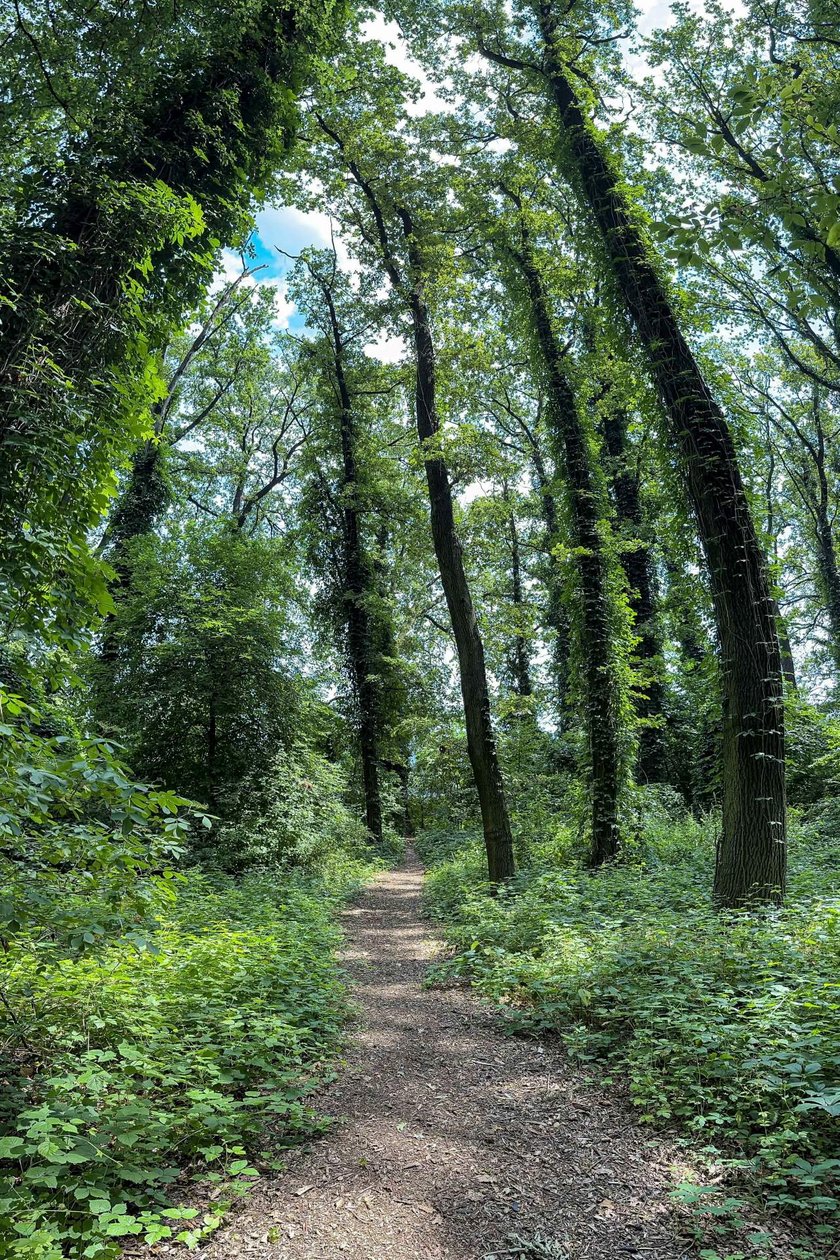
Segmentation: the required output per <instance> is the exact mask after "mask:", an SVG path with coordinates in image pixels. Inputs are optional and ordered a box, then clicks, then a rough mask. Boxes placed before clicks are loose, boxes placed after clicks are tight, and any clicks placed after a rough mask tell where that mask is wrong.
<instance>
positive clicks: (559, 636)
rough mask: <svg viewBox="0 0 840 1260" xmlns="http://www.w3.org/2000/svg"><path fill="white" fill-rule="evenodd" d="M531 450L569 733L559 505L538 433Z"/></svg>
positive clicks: (555, 662) (558, 683) (559, 690)
mask: <svg viewBox="0 0 840 1260" xmlns="http://www.w3.org/2000/svg"><path fill="white" fill-rule="evenodd" d="M528 438H529V442H530V448H531V463H532V464H533V467H534V477H535V479H536V483H537V489H538V490H539V492H540V503H541V505H542V517H543V524H544V525H545V542H544V549H545V553H546V556H547V567H546V575H545V589H546V595H547V599H546V607H545V620H546V624H547V625H548V626H549V627H550V629H552V630H553V631H554V643H553V645H552V653H551V668H552V673H553V675H554V686H555V690H556V694H557V718H558V724H559V726H560V728H561V729H564V730H565V722H564V716H565V713H566V704H567V700H568V695H569V650H570V646H571V630H570V626H569V614H568V612H567V610H566V607H565V605H564V603H563V591H562V588H561V583H560V581H559V578H558V574H557V565H556V563H555V561H554V557H553V556H552V554H551V548H552V547H553V545H554V543H555V541H556V539H557V504H556V502H555V500H554V491H553V490H552V487H551V481H550V479H549V476H548V470H547V469H546V466H545V459H544V458H543V453H542V450H541V448H540V439H539V435H538V434H537V432H536V431H534V433H533V434H531V433H529V434H528Z"/></svg>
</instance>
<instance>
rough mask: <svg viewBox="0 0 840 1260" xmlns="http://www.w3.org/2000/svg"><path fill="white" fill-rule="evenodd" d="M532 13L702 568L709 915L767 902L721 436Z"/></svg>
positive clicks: (760, 663) (757, 654)
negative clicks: (707, 673) (712, 908)
mask: <svg viewBox="0 0 840 1260" xmlns="http://www.w3.org/2000/svg"><path fill="white" fill-rule="evenodd" d="M535 12H536V16H537V20H538V23H539V27H540V31H541V34H542V38H543V67H544V73H545V76H546V80H547V85H548V88H549V91H550V94H551V98H552V100H553V103H554V105H555V107H556V109H557V113H558V116H559V118H560V121H561V122H562V124H563V131H564V145H563V148H564V159H566V160H568V161H569V162H570V163H571V169H572V171H573V173H574V176H575V179H576V182H577V184H578V187H579V189H580V192H581V194H582V196H583V199H584V201H585V202H586V203H587V205H588V206H589V208H590V211H591V213H592V216H593V219H594V221H595V224H596V226H597V228H598V230H599V232H600V235H601V238H602V241H603V246H604V249H605V252H606V255H607V257H608V259H609V262H610V266H611V269H612V272H613V275H614V277H615V281H616V284H617V286H618V289H619V292H620V293H621V295H622V298H623V300H624V303H625V305H626V308H627V311H628V313H629V315H630V318H631V320H632V322H633V324H634V325H635V328H636V330H637V332H638V335H639V337H640V339H641V341H642V343H643V345H644V346H645V349H646V351H647V355H648V361H649V365H650V370H651V373H652V375H653V378H654V380H655V382H656V386H657V389H658V391H659V395H660V398H661V400H662V404H663V407H664V410H665V413H666V415H667V417H668V418H669V420H670V424H671V432H672V437H673V440H674V442H675V444H676V446H677V448H678V450H679V453H680V456H681V459H682V465H683V469H684V472H685V476H686V480H687V485H688V491H689V495H690V498H691V502H692V506H693V508H694V512H695V515H696V518H697V524H698V529H699V534H700V539H701V542H702V545H703V548H704V551H705V554H706V560H707V563H708V566H709V573H710V578H711V587H712V596H713V600H714V607H715V617H716V621H717V628H718V639H719V645H720V656H721V671H722V693H723V707H724V713H723V747H722V785H723V825H722V834H721V839H720V844H719V847H718V854H717V862H716V868H715V880H714V897H715V901H716V903H717V904H718V905H719V906H742V905H748V904H751V903H754V902H760V901H771V902H778V901H781V900H782V898H783V896H784V889H785V875H786V855H787V845H786V808H785V764H784V751H785V750H784V704H783V687H782V675H781V661H780V653H779V641H778V635H777V632H776V621H775V616H774V610H773V599H772V594H771V590H770V584H769V580H768V574H767V569H766V566H765V561H764V556H763V554H762V550H761V547H760V545H759V542H758V538H757V535H756V531H755V526H754V523H753V520H752V517H751V515H750V508H749V504H748V502H747V496H746V494H745V491H744V486H743V482H742V480H741V473H740V469H739V466H738V460H737V456H736V453H735V445H734V442H733V439H732V434H731V431H730V429H729V426H728V424H727V422H726V418H725V416H724V414H723V411H722V410H721V408H720V406H719V404H718V403H717V401H716V399H715V398H714V397H713V395H712V393H711V391H710V389H709V387H708V385H707V383H706V381H705V379H704V377H703V374H702V372H701V371H700V368H699V367H698V365H697V362H696V361H695V359H694V356H693V355H692V353H691V350H690V349H689V346H688V343H687V342H686V339H685V337H684V336H683V333H682V329H681V328H680V325H679V321H678V319H677V317H676V314H675V311H674V309H673V307H672V305H671V301H670V298H669V296H668V294H667V292H666V290H665V287H664V285H663V283H662V281H661V280H660V278H659V275H658V274H657V271H656V269H655V267H654V265H653V263H652V262H651V258H650V256H649V254H648V250H647V246H646V244H645V241H644V238H643V236H642V232H641V230H640V228H639V225H638V223H637V221H636V220H635V219H634V217H633V215H632V213H631V211H630V209H629V207H628V204H627V202H626V200H625V195H624V192H623V190H622V187H621V183H620V177H619V175H618V173H617V172H616V170H615V169H614V167H613V166H612V165H611V163H610V162H609V161H608V160H607V158H606V157H605V155H604V152H603V150H602V148H601V145H600V143H599V140H598V138H597V136H596V133H595V131H594V128H593V127H592V126H591V125H590V123H589V121H588V120H587V118H586V117H585V115H584V112H583V110H582V108H581V106H580V104H579V102H578V99H577V94H576V91H575V87H574V85H573V82H572V79H571V76H570V73H569V71H568V70H567V67H566V65H565V63H564V61H563V57H562V52H561V49H562V39H561V35H560V30H559V24H558V20H557V14H556V8H555V5H554V4H553V3H552V2H551V0H537V2H536V3H535ZM564 165H565V161H564Z"/></svg>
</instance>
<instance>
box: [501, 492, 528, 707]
mask: <svg viewBox="0 0 840 1260" xmlns="http://www.w3.org/2000/svg"><path fill="white" fill-rule="evenodd" d="M504 497H505V500H506V501H507V502H508V540H509V542H510V570H511V603H512V604H513V615H514V618H515V625H514V635H513V645H512V648H511V652H510V672H511V676H512V678H513V688H514V691H515V692H516V694H517V695H518V696H530V695H532V694H533V690H534V689H533V687H532V685H531V667H530V663H529V660H528V641H527V639H526V638H525V635H524V634H523V630H522V620H521V618H522V615H523V612H524V600H523V597H522V554H521V549H520V546H519V531H518V529H517V528H516V516H515V515H514V511H513V508H512V506H510V503H509V495H508V491H507V486H505V492H504Z"/></svg>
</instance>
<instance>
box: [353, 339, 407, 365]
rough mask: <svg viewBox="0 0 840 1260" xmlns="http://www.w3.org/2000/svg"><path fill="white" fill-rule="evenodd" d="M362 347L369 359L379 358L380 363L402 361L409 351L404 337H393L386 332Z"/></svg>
mask: <svg viewBox="0 0 840 1260" xmlns="http://www.w3.org/2000/svg"><path fill="white" fill-rule="evenodd" d="M362 348H363V350H364V352H365V354H366V355H367V357H368V358H369V359H378V360H379V362H380V363H401V362H402V360H403V359H404V358H405V356H406V353H407V347H406V344H405V342H404V341H403V339H402V337H393V336H391V335H390V334H389V333H385V332H381V333H380V334H379V336H378V337H377V338H376V340H375V341H369V342H368V344H367V345H366V346H363V347H362Z"/></svg>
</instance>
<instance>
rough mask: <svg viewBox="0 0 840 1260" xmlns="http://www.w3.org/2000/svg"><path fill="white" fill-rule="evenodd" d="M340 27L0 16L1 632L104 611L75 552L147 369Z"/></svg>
mask: <svg viewBox="0 0 840 1260" xmlns="http://www.w3.org/2000/svg"><path fill="white" fill-rule="evenodd" d="M340 18H341V10H340V8H339V7H338V6H336V5H335V4H333V3H332V2H331V0H325V3H324V4H323V5H315V6H304V7H300V8H297V7H295V6H291V7H290V6H288V5H287V4H285V3H280V2H279V0H245V3H243V4H240V5H237V6H236V8H235V9H233V10H226V9H225V10H223V9H220V8H219V7H218V6H217V5H215V4H208V3H205V2H204V0H197V2H196V3H194V4H191V5H190V6H189V8H188V9H187V10H185V11H182V10H181V8H180V7H179V6H170V7H167V8H165V9H160V8H158V7H152V8H150V7H149V6H148V5H146V4H145V3H142V2H141V0H132V3H130V4H128V5H123V6H122V7H121V8H120V11H119V13H118V14H114V13H113V12H112V6H110V5H107V4H100V3H94V4H92V5H89V4H78V3H76V0H61V2H60V3H57V4H51V5H50V6H49V9H48V10H44V9H43V8H41V9H39V8H38V7H37V6H32V5H28V4H24V3H18V4H16V5H15V6H14V8H13V10H12V11H10V12H9V14H8V15H7V17H6V19H5V28H6V29H5V31H4V40H3V42H4V48H5V57H4V67H5V71H4V73H5V82H4V96H10V97H11V99H14V101H15V105H14V107H13V108H12V109H10V111H8V114H7V115H6V121H5V127H4V131H3V133H2V134H0V153H2V162H3V166H2V175H0V178H2V181H3V188H4V192H5V194H6V195H7V198H8V204H9V206H10V210H8V211H7V212H6V213H4V215H3V219H2V223H0V233H2V236H1V237H0V242H1V243H2V252H3V254H4V256H5V260H6V262H5V266H4V269H3V271H4V289H3V310H4V319H3V326H2V341H0V390H2V394H1V395H0V490H2V504H3V507H2V516H0V548H2V552H0V571H2V575H3V583H4V587H3V592H2V599H3V606H4V609H5V613H6V616H7V617H12V616H13V617H14V618H15V619H16V621H17V623H18V624H30V625H32V626H34V627H36V628H38V629H39V630H40V631H41V633H45V632H48V631H49V632H51V633H53V634H57V635H61V634H64V633H66V632H67V621H68V619H71V618H72V619H73V620H74V621H76V622H78V620H79V619H80V618H81V620H82V621H84V620H85V619H86V618H87V619H89V618H90V610H91V606H93V607H95V606H96V605H97V603H98V604H99V606H100V610H101V607H102V606H103V605H105V604H106V603H107V597H106V595H105V593H104V590H103V582H102V577H101V572H100V571H99V569H98V568H97V566H96V565H95V563H93V562H92V560H91V557H90V553H89V551H88V549H87V547H86V545H85V542H86V533H87V531H88V530H90V529H91V528H94V527H96V526H97V524H98V523H99V521H100V519H101V516H102V514H103V511H104V509H105V507H106V505H107V501H108V499H109V497H110V494H111V493H112V490H113V484H114V478H113V470H114V468H115V467H117V466H119V465H121V464H122V463H123V462H124V460H125V459H126V458H127V457H128V455H129V453H130V452H131V451H132V450H135V449H136V448H137V445H138V443H139V441H140V440H145V438H146V437H147V436H148V435H149V434H150V433H151V432H152V431H153V427H154V426H153V420H152V419H151V417H150V407H151V405H152V404H153V403H154V402H155V400H156V399H157V398H159V397H160V396H161V394H162V393H163V387H162V386H161V383H160V379H159V375H158V373H157V370H156V358H157V355H158V354H159V353H160V352H161V350H162V349H163V347H164V346H165V345H166V343H167V341H168V340H169V338H170V336H171V334H172V332H173V330H174V329H176V328H177V327H178V326H179V325H180V323H181V321H182V320H183V317H184V315H185V314H186V312H187V311H188V310H189V309H190V307H192V306H194V305H195V304H196V303H197V301H198V299H199V298H200V296H201V293H202V291H203V289H204V288H206V286H207V284H208V283H209V280H210V277H211V275H212V272H213V269H214V267H215V264H216V260H217V257H218V249H219V245H220V244H229V243H232V242H235V241H239V240H242V239H243V238H244V236H245V235H246V234H247V226H248V219H249V214H250V210H251V207H252V206H253V204H254V202H255V200H256V199H258V198H259V197H260V196H263V195H264V194H265V192H266V191H267V189H268V186H269V184H270V182H271V180H272V178H273V176H274V172H275V170H276V169H277V167H278V166H279V164H280V162H281V160H282V157H283V154H284V152H285V151H286V148H287V146H288V143H289V140H290V137H291V135H292V134H293V132H294V128H295V123H296V104H295V98H296V96H297V94H298V92H299V91H300V90H301V89H302V88H303V86H304V85H305V84H306V83H307V82H308V81H310V80H311V77H312V74H313V60H312V57H313V54H317V53H318V52H319V51H320V50H322V49H324V48H325V47H326V46H327V44H328V43H329V41H330V39H331V38H332V35H333V32H334V27H335V24H336V23H337V22H338V21H340ZM79 50H82V51H81V53H80V51H79Z"/></svg>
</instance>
